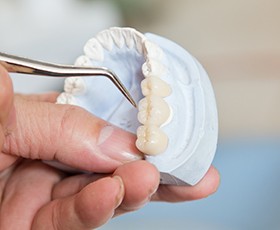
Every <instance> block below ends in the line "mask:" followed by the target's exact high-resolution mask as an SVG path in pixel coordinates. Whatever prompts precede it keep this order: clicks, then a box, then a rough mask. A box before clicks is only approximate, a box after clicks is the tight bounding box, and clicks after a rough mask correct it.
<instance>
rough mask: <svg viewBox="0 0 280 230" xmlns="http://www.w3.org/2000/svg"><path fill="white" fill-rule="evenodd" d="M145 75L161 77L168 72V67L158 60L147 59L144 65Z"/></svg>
mask: <svg viewBox="0 0 280 230" xmlns="http://www.w3.org/2000/svg"><path fill="white" fill-rule="evenodd" d="M142 72H143V74H144V76H145V77H159V76H162V75H164V74H166V72H167V71H166V67H165V66H164V65H163V64H161V62H159V61H156V60H151V59H149V60H147V61H146V62H145V63H144V64H143V66H142Z"/></svg>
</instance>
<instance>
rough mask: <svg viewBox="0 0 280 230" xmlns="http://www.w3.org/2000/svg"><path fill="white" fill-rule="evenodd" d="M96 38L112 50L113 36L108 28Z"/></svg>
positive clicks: (107, 48)
mask: <svg viewBox="0 0 280 230" xmlns="http://www.w3.org/2000/svg"><path fill="white" fill-rule="evenodd" d="M96 39H97V40H98V41H99V42H100V44H101V45H102V46H103V47H104V48H105V49H106V50H108V51H111V50H112V49H113V46H114V42H113V39H112V37H111V34H110V32H109V31H108V30H105V31H102V32H100V33H99V34H98V35H97V36H96Z"/></svg>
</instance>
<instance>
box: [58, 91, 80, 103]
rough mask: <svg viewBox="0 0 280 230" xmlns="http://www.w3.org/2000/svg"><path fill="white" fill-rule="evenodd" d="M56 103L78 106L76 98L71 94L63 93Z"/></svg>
mask: <svg viewBox="0 0 280 230" xmlns="http://www.w3.org/2000/svg"><path fill="white" fill-rule="evenodd" d="M56 103H57V104H70V105H76V104H77V103H76V100H75V98H74V97H73V95H72V94H70V93H61V94H60V95H59V96H58V97H57V99H56Z"/></svg>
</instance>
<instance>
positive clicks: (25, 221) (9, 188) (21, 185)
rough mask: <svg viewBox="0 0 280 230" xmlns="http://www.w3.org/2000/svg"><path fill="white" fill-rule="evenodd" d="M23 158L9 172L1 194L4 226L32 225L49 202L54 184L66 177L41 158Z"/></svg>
mask: <svg viewBox="0 0 280 230" xmlns="http://www.w3.org/2000/svg"><path fill="white" fill-rule="evenodd" d="M22 162H24V163H22V164H20V165H18V166H17V167H15V169H14V171H13V173H11V175H10V176H9V179H8V180H7V181H6V184H5V187H4V188H5V189H4V190H3V194H2V196H1V212H0V229H31V224H32V221H33V219H34V216H35V214H36V212H37V210H39V209H40V208H41V207H42V206H43V205H45V204H46V203H47V202H49V199H50V196H51V191H52V187H53V186H54V184H56V183H57V182H58V181H59V180H60V179H61V177H62V175H61V174H59V173H57V171H56V170H54V169H52V168H51V167H48V166H46V165H44V164H43V163H40V162H38V161H33V162H31V161H22ZM15 220H16V221H15Z"/></svg>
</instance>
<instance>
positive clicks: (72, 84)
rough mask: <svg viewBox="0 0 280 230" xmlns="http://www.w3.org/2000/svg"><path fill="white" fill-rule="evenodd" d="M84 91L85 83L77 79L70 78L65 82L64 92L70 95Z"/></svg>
mask: <svg viewBox="0 0 280 230" xmlns="http://www.w3.org/2000/svg"><path fill="white" fill-rule="evenodd" d="M85 90H86V86H85V82H84V81H83V80H82V79H81V78H79V77H70V78H67V79H66V80H65V85H64V91H65V92H66V93H70V94H72V95H78V94H81V93H84V92H85Z"/></svg>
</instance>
